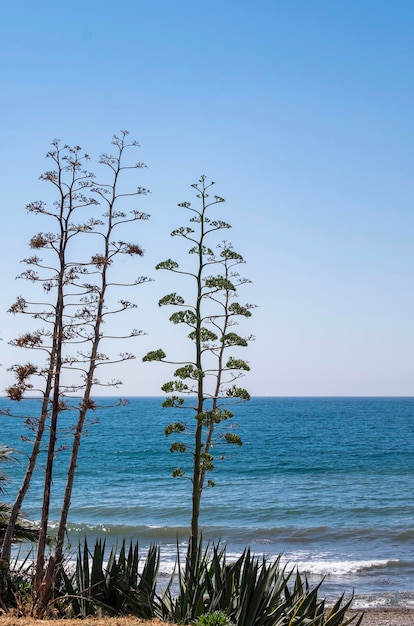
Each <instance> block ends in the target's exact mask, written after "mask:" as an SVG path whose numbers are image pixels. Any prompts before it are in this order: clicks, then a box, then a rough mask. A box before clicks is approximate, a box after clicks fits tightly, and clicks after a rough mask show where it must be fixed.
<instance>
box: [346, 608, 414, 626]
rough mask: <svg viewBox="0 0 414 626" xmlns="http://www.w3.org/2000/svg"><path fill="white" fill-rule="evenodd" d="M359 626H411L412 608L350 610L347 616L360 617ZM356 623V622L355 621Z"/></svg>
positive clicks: (413, 616)
mask: <svg viewBox="0 0 414 626" xmlns="http://www.w3.org/2000/svg"><path fill="white" fill-rule="evenodd" d="M361 614H363V615H364V617H363V618H362V623H361V626H412V625H414V608H408V607H386V608H379V607H372V608H368V609H350V610H349V611H348V612H347V616H349V617H353V616H354V615H361ZM355 621H356V620H355Z"/></svg>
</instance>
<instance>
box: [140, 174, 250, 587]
mask: <svg viewBox="0 0 414 626" xmlns="http://www.w3.org/2000/svg"><path fill="white" fill-rule="evenodd" d="M213 185H214V182H210V183H208V182H207V180H206V177H205V176H202V177H201V178H200V180H199V181H198V183H195V184H193V185H192V187H193V189H194V190H195V191H196V192H197V193H196V197H197V205H196V206H193V205H192V204H191V203H190V202H183V203H181V204H180V205H179V206H180V207H181V208H183V209H185V210H186V211H187V212H188V213H189V215H190V217H189V225H188V226H181V227H179V228H177V229H176V230H174V231H173V232H172V233H171V236H172V237H179V238H181V239H184V241H185V242H186V243H188V244H189V245H190V248H189V250H188V254H189V255H190V259H189V262H188V264H187V265H188V267H187V266H185V267H181V266H180V265H179V264H178V263H177V262H176V261H174V260H172V259H167V260H165V261H162V262H161V263H159V264H158V265H157V266H156V269H157V270H166V271H169V272H171V273H172V274H173V275H177V276H180V277H182V278H184V279H186V280H187V281H188V282H189V285H190V288H191V291H190V293H191V294H193V295H192V296H190V298H185V297H183V296H182V295H180V294H178V293H177V292H175V291H174V292H172V293H169V294H167V295H166V296H164V297H163V298H161V300H160V301H159V305H160V306H172V307H174V309H175V311H174V313H172V315H171V316H170V321H171V322H172V323H173V324H174V325H179V326H181V327H184V328H186V329H187V333H188V334H187V339H188V340H189V342H190V344H189V345H190V357H189V360H186V357H183V356H182V355H180V357H179V358H178V359H177V360H176V359H173V360H170V359H168V358H167V355H166V354H165V352H164V350H162V349H161V348H160V349H158V350H153V351H151V352H149V353H148V354H147V355H146V356H144V358H143V360H144V361H163V362H164V363H169V364H174V365H176V366H178V367H177V369H175V371H174V374H173V377H174V378H173V380H170V381H168V382H166V383H165V384H164V385H163V387H162V390H163V391H164V392H165V393H168V394H171V395H170V396H169V397H168V398H167V399H166V400H165V401H164V403H163V406H164V407H172V408H178V409H182V410H184V411H185V412H186V413H185V414H186V415H188V414H189V413H190V414H191V413H192V416H193V419H190V420H184V419H182V420H180V421H175V422H173V423H172V424H170V425H169V426H167V427H166V429H165V434H166V436H167V437H170V436H177V437H178V438H179V440H177V441H174V442H173V443H172V444H171V447H170V451H171V452H173V453H178V454H186V453H187V454H188V453H189V455H190V458H191V465H192V466H191V469H190V477H191V478H190V479H191V485H192V491H191V502H192V508H191V522H190V537H189V543H188V554H187V561H186V568H185V577H186V579H187V582H188V584H189V585H190V587H191V588H192V590H193V591H192V593H195V592H196V587H197V568H198V564H199V558H200V555H199V552H198V551H199V542H200V525H199V518H200V508H201V497H202V493H203V490H204V488H205V487H206V486H207V487H213V486H214V480H212V479H211V478H209V479H208V480H206V478H207V476H209V475H211V472H212V471H213V470H214V468H215V462H216V459H217V458H220V457H221V458H223V457H224V456H225V453H223V445H225V446H228V445H233V446H234V445H235V446H241V445H242V440H241V438H240V436H239V435H238V434H236V433H235V432H234V431H233V430H231V427H230V426H229V424H230V423H231V422H230V421H231V418H232V417H233V415H234V413H233V410H232V407H233V406H234V405H235V404H237V403H240V402H245V401H246V400H249V399H250V395H249V393H248V391H247V390H246V389H244V388H243V387H240V386H239V385H238V384H237V382H238V379H239V378H240V377H242V376H243V375H244V373H245V372H247V371H249V370H250V367H249V365H248V363H247V361H245V360H244V359H242V358H240V357H239V356H238V355H237V354H233V352H234V351H235V352H236V353H237V352H238V351H239V350H240V349H243V348H245V347H247V345H248V343H249V341H251V340H252V339H253V337H252V336H251V335H248V336H242V335H240V334H238V333H236V332H235V330H234V328H235V326H236V325H237V324H238V321H239V320H241V319H246V318H249V317H250V316H251V314H252V313H251V310H252V308H254V307H253V305H251V304H244V305H241V304H240V303H239V302H238V301H237V298H238V289H239V288H240V287H242V286H243V285H245V284H246V283H248V282H250V281H248V280H247V279H245V278H242V277H241V276H240V275H239V273H238V268H239V266H240V265H242V264H244V259H243V257H242V256H241V254H239V253H238V252H236V251H235V250H234V249H233V246H232V245H231V244H230V243H229V242H228V241H223V242H218V243H217V242H216V244H215V245H214V236H217V233H221V232H222V231H223V230H228V229H229V228H230V224H228V223H227V222H225V221H223V220H222V219H220V218H219V217H216V216H214V214H213V215H212V217H210V214H211V213H212V211H213V210H214V209H216V208H217V206H218V205H220V206H221V205H222V203H223V202H224V199H223V198H222V197H221V196H218V195H214V196H213V197H212V198H210V193H211V188H212V187H213ZM212 238H213V239H212ZM213 248H215V250H214V249H213ZM191 398H192V399H193V400H192V402H190V399H191ZM186 436H187V437H186ZM183 437H184V440H183ZM213 448H214V450H217V451H221V452H220V453H219V455H217V453H213ZM185 474H186V471H185V469H184V468H183V467H182V465H180V466H178V467H176V468H175V469H174V471H173V476H174V477H182V476H184V475H185Z"/></svg>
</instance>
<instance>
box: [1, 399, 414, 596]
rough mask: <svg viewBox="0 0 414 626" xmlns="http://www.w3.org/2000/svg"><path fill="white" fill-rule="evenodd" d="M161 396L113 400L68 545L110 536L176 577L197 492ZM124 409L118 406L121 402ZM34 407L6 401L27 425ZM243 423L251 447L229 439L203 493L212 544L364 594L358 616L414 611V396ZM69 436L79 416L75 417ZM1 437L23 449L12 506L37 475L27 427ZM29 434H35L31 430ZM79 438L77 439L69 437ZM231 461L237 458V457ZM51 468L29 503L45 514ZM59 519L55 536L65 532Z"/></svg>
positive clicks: (5, 428) (97, 431) (299, 404)
mask: <svg viewBox="0 0 414 626" xmlns="http://www.w3.org/2000/svg"><path fill="white" fill-rule="evenodd" d="M161 403H162V398H129V404H128V405H126V406H120V407H115V406H114V404H115V401H111V400H110V399H103V398H102V399H100V400H99V404H100V405H101V406H100V408H99V409H97V411H96V412H95V413H93V414H91V417H94V418H95V417H96V418H98V420H99V421H98V423H95V424H90V426H89V427H88V431H89V434H88V436H87V437H85V439H84V441H83V442H82V446H81V453H80V459H79V465H78V475H77V479H76V485H75V489H74V493H73V497H72V509H71V514H70V523H69V535H68V536H69V541H70V543H71V546H72V547H71V548H70V549H69V550H72V551H73V552H75V551H76V547H77V543H78V540H81V541H82V540H83V537H84V536H86V537H87V538H88V542H89V545H92V544H93V541H94V539H95V538H96V537H98V536H100V537H102V536H103V537H105V538H106V542H107V546H108V547H109V546H111V545H119V544H120V542H121V541H122V539H123V538H125V539H127V541H128V540H129V539H133V540H134V541H135V540H138V541H139V544H140V546H141V550H142V554H143V555H144V554H145V551H146V549H147V547H148V545H150V544H151V543H158V544H160V546H161V555H162V561H161V571H162V573H163V575H164V579H165V580H167V576H168V575H169V574H170V573H171V572H172V570H173V567H174V562H175V554H176V544H177V541H178V544H179V545H180V546H181V549H182V550H184V549H185V542H186V538H187V536H188V522H189V514H190V484H189V482H188V481H187V480H185V479H173V478H172V477H171V470H172V469H173V468H174V467H176V466H177V465H178V464H179V463H180V462H181V461H182V459H183V458H184V457H180V458H178V457H177V455H173V454H171V453H170V452H169V446H170V443H171V442H170V441H169V440H167V439H166V438H165V437H164V434H163V429H164V427H165V426H166V425H167V424H168V423H170V422H172V421H175V420H177V419H181V420H182V419H183V415H184V416H185V418H186V420H188V421H189V422H191V413H190V412H184V414H183V412H179V411H178V412H177V411H176V410H172V409H163V408H162V407H161ZM110 405H112V406H110ZM36 406H37V403H36V401H34V400H30V401H29V400H28V401H23V402H21V403H19V404H15V403H11V402H10V401H8V400H6V399H1V400H0V408H2V409H7V408H10V409H11V410H13V412H14V413H16V412H19V414H20V415H21V416H22V417H24V416H27V415H35V414H36ZM234 412H235V417H234V418H233V420H231V423H232V425H233V426H234V427H235V428H236V427H237V430H236V431H235V432H237V434H238V435H240V436H241V437H242V439H243V446H242V448H240V449H238V448H237V449H234V447H229V446H225V445H220V444H219V443H218V445H217V447H216V448H215V451H216V454H217V456H221V455H223V456H225V457H226V458H224V459H223V460H222V461H217V463H216V470H215V472H214V479H215V481H216V486H215V487H214V488H213V489H208V490H206V491H205V493H204V495H203V503H202V515H201V524H202V528H203V537H204V539H205V541H206V542H207V541H216V542H217V541H218V540H219V539H221V541H222V542H223V543H225V544H226V545H227V555H228V558H229V559H230V558H233V557H236V556H237V555H239V554H240V553H241V552H242V551H243V549H244V548H245V547H246V546H247V545H249V546H250V547H251V550H252V552H254V553H255V554H257V555H258V556H260V557H261V556H262V555H263V554H264V555H266V556H267V557H268V558H269V559H274V558H276V557H277V556H278V555H282V563H287V564H288V565H287V566H288V568H291V567H294V566H296V565H297V566H298V567H299V570H300V571H301V572H303V573H307V574H308V576H309V579H310V581H311V582H312V583H315V584H316V583H317V582H319V581H320V580H321V578H322V577H324V582H323V585H322V591H321V593H322V595H326V596H328V597H331V598H335V597H338V596H339V595H341V594H342V593H343V592H345V593H346V594H347V595H349V594H351V593H352V591H354V593H355V601H354V606H356V607H358V606H360V607H367V606H370V607H375V606H376V607H388V606H392V607H397V606H402V607H414V584H413V580H414V497H413V494H414V471H413V468H414V445H413V444H414V399H413V398H253V399H252V400H251V401H250V402H248V403H245V404H243V405H240V406H237V407H235V408H234ZM62 417H64V419H65V426H67V427H70V424H71V423H72V421H73V420H74V417H75V416H74V414H72V413H71V412H70V411H68V412H67V415H64V416H62ZM1 420H2V422H1V424H2V426H1V440H0V443H3V444H7V445H9V446H11V447H14V448H16V449H18V450H20V451H22V454H21V455H19V456H20V457H21V458H20V460H21V462H20V463H14V464H9V465H8V466H7V473H8V474H9V476H10V477H11V478H12V479H13V481H12V482H11V483H10V484H9V486H8V494H9V499H10V500H11V499H12V497H13V493H14V489H16V488H17V485H18V479H19V476H20V475H21V473H22V471H23V468H24V458H23V452H24V450H25V449H26V448H25V444H24V443H23V442H21V441H20V440H19V435H20V434H21V433H24V432H25V431H24V428H23V419H15V418H12V417H9V416H5V415H3V416H1ZM25 434H28V433H27V432H26V433H25ZM68 441H69V440H68ZM228 455H229V456H228ZM66 462H67V453H66V452H65V451H62V452H60V453H59V454H58V457H57V465H56V468H57V473H56V475H55V479H54V485H53V493H52V498H53V502H52V511H51V519H52V520H57V519H58V516H59V510H60V501H59V494H60V493H61V489H62V485H63V483H64V479H65V476H66V471H67V470H66ZM42 479H43V472H42V470H41V469H39V470H38V471H37V473H36V476H35V480H34V483H33V486H32V488H31V491H30V494H29V495H28V498H27V500H26V503H25V505H24V511H25V513H26V515H27V516H28V517H30V518H32V519H38V518H39V508H40V498H39V494H40V491H41V483H42ZM53 525H54V524H53V523H52V528H51V530H52V531H53Z"/></svg>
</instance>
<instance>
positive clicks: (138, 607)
mask: <svg viewBox="0 0 414 626" xmlns="http://www.w3.org/2000/svg"><path fill="white" fill-rule="evenodd" d="M158 568H159V548H158V547H156V546H150V548H149V550H148V553H147V556H146V559H145V563H144V565H143V568H142V571H141V573H139V551H138V543H135V545H133V543H132V542H130V545H129V549H128V553H127V552H126V548H125V541H123V542H122V546H121V549H120V551H119V555H117V553H116V549H115V548H112V549H111V551H110V554H109V557H108V559H106V557H105V541H103V542H102V541H101V540H97V541H96V543H95V546H94V550H93V552H90V550H89V548H88V544H87V540H86V539H85V541H84V544H83V547H82V546H81V545H79V547H78V555H77V562H76V570H75V572H74V574H73V575H72V576H69V575H68V574H67V573H65V572H64V574H63V578H64V583H65V589H66V595H65V597H64V598H62V599H61V600H64V601H66V602H69V603H70V604H71V606H72V611H73V612H74V614H75V615H80V616H86V615H94V614H96V612H97V610H98V609H99V610H103V611H104V612H106V613H109V614H125V613H128V614H133V615H135V616H137V617H141V618H151V617H153V616H154V598H155V587H156V581H157V575H158Z"/></svg>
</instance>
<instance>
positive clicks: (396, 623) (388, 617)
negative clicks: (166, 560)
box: [0, 608, 414, 626]
mask: <svg viewBox="0 0 414 626" xmlns="http://www.w3.org/2000/svg"><path fill="white" fill-rule="evenodd" d="M362 612H363V613H364V618H363V621H362V624H363V625H364V626H414V609H408V608H386V609H365V610H364V611H362V610H356V609H355V610H352V611H349V613H348V615H349V617H351V616H352V615H354V614H359V615H360V614H361V613H362ZM165 623H166V622H160V621H159V620H152V621H144V620H140V619H137V618H134V617H108V618H86V619H82V620H80V619H65V620H36V619H31V618H26V617H13V616H11V615H0V626H162V625H163V624H165Z"/></svg>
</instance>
